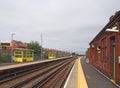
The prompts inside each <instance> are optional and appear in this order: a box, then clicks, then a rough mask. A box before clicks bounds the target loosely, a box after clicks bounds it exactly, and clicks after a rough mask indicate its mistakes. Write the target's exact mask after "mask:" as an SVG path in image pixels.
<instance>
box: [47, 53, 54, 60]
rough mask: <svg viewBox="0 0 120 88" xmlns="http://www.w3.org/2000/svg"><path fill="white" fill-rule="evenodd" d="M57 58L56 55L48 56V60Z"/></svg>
mask: <svg viewBox="0 0 120 88" xmlns="http://www.w3.org/2000/svg"><path fill="white" fill-rule="evenodd" d="M55 58H56V55H55V54H48V59H50V60H51V59H55Z"/></svg>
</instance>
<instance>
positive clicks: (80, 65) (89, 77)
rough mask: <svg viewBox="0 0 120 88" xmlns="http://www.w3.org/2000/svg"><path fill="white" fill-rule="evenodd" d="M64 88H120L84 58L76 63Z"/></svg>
mask: <svg viewBox="0 0 120 88" xmlns="http://www.w3.org/2000/svg"><path fill="white" fill-rule="evenodd" d="M64 88H120V87H119V86H116V85H115V84H113V83H112V82H110V81H109V80H108V79H107V78H105V77H104V76H103V75H101V74H100V73H99V72H98V71H97V70H96V69H95V68H94V67H92V66H91V65H90V64H89V63H86V61H85V60H84V59H83V58H79V59H77V60H76V63H75V65H74V67H73V69H72V71H71V73H70V75H69V77H68V79H67V82H66V85H65V87H64Z"/></svg>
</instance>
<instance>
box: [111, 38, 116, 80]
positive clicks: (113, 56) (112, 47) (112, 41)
mask: <svg viewBox="0 0 120 88" xmlns="http://www.w3.org/2000/svg"><path fill="white" fill-rule="evenodd" d="M110 43H111V70H112V80H114V81H115V36H114V37H111V38H110Z"/></svg>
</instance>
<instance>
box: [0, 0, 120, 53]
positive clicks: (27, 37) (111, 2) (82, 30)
mask: <svg viewBox="0 0 120 88" xmlns="http://www.w3.org/2000/svg"><path fill="white" fill-rule="evenodd" d="M118 10H120V0H0V41H2V42H10V41H11V34H12V33H15V35H14V36H13V39H14V40H18V41H23V42H28V43H29V42H30V41H38V42H39V43H40V44H41V34H42V45H43V47H46V48H53V49H57V50H64V51H69V52H77V53H81V54H83V53H85V52H86V50H87V48H89V43H90V42H91V41H92V39H93V38H94V37H95V36H96V35H97V34H98V33H99V32H100V31H101V30H102V28H103V27H104V26H105V25H106V24H107V23H108V22H109V17H110V16H111V15H114V13H115V12H116V11H118Z"/></svg>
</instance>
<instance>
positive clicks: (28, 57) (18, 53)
mask: <svg viewBox="0 0 120 88" xmlns="http://www.w3.org/2000/svg"><path fill="white" fill-rule="evenodd" d="M33 60H34V51H33V50H31V49H21V48H16V49H14V50H13V61H14V62H24V61H27V62H29V61H33Z"/></svg>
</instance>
